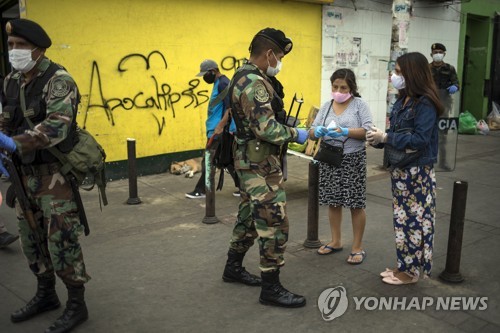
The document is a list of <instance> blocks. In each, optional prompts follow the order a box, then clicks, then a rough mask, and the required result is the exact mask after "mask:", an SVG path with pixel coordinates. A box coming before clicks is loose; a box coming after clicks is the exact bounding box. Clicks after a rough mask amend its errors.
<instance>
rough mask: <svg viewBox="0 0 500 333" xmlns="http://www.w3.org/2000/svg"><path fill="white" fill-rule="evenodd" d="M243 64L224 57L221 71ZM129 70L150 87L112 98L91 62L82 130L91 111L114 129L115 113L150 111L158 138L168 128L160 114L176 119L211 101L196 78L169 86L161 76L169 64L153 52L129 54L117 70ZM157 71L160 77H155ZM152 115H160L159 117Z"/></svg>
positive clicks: (159, 52)
mask: <svg viewBox="0 0 500 333" xmlns="http://www.w3.org/2000/svg"><path fill="white" fill-rule="evenodd" d="M245 61H246V59H245V58H237V57H235V56H231V55H230V56H226V57H224V58H223V59H222V60H221V61H220V68H221V70H224V71H235V70H236V69H237V68H238V67H240V66H241V65H242V64H243V63H244V62H245ZM153 64H154V68H153ZM131 68H133V69H134V75H145V76H146V78H147V81H148V82H149V84H148V85H147V86H141V87H140V88H138V89H137V90H135V91H134V92H133V93H131V94H130V95H127V96H114V95H112V94H109V93H107V89H108V88H109V83H108V82H105V80H104V79H103V76H102V74H101V70H100V67H99V63H98V62H97V61H95V60H94V61H93V62H92V69H91V71H90V87H89V90H88V92H89V93H88V104H87V107H86V109H85V110H84V116H83V127H84V128H85V126H86V124H87V121H88V119H89V117H90V116H91V114H92V112H90V111H95V110H97V111H102V112H104V114H105V116H106V119H107V121H108V123H109V124H110V125H111V126H115V124H116V120H115V117H114V112H116V111H123V110H125V111H128V110H139V111H140V110H145V111H151V112H150V115H151V117H152V118H153V121H154V123H155V124H156V125H157V133H158V135H161V134H162V133H163V130H164V128H165V126H166V124H167V120H166V115H167V114H161V112H169V113H170V114H171V116H172V118H175V117H176V111H178V110H183V109H187V108H192V109H196V108H198V107H200V106H201V105H203V104H205V103H207V102H208V101H209V99H210V95H209V91H208V90H207V89H204V88H203V87H202V85H201V81H200V79H198V78H194V79H191V80H189V81H188V82H186V83H185V85H183V86H182V87H177V86H175V87H174V86H173V85H172V84H171V83H169V82H168V80H167V79H166V77H168V76H167V75H164V72H165V71H168V62H167V58H166V57H165V55H164V54H163V53H162V52H161V51H158V50H154V51H151V52H150V53H149V54H141V53H132V54H128V55H126V56H124V57H123V58H121V59H120V61H119V62H118V64H117V67H116V70H117V72H118V73H120V74H124V73H126V72H128V71H131ZM159 71H160V72H162V75H158V73H159ZM123 79H124V78H123ZM124 80H125V79H124ZM129 82H130V81H129ZM113 83H115V82H113ZM132 85H133V84H132ZM153 111H160V113H158V112H153Z"/></svg>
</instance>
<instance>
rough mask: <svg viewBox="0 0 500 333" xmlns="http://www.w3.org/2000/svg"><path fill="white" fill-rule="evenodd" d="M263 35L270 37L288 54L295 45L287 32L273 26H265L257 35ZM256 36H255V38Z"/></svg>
mask: <svg viewBox="0 0 500 333" xmlns="http://www.w3.org/2000/svg"><path fill="white" fill-rule="evenodd" d="M257 36H261V37H264V38H267V39H269V40H270V41H271V42H273V43H274V44H276V45H277V46H278V47H279V48H280V49H281V51H283V53H284V54H288V53H289V52H290V51H291V50H292V47H293V43H292V40H291V39H290V38H288V37H286V36H285V33H284V32H283V31H281V30H276V29H273V28H265V29H262V30H261V31H259V32H258V33H257V34H256V35H255V37H257ZM255 37H254V38H255Z"/></svg>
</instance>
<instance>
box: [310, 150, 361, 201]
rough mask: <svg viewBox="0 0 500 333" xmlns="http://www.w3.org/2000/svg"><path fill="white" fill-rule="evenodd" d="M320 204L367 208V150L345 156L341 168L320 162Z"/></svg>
mask: <svg viewBox="0 0 500 333" xmlns="http://www.w3.org/2000/svg"><path fill="white" fill-rule="evenodd" d="M319 204H320V205H329V206H337V207H338V206H342V207H346V208H366V150H365V149H363V150H360V151H358V152H355V153H351V154H344V158H343V159H342V165H341V166H340V167H339V168H336V167H334V166H331V165H330V164H327V163H323V162H319Z"/></svg>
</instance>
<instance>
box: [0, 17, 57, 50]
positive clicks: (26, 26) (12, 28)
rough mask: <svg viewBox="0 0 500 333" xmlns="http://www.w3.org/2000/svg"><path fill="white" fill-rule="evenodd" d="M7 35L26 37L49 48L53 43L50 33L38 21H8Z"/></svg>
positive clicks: (29, 40)
mask: <svg viewBox="0 0 500 333" xmlns="http://www.w3.org/2000/svg"><path fill="white" fill-rule="evenodd" d="M5 30H6V31H7V35H9V36H16V37H21V38H24V39H26V40H27V41H28V42H30V43H31V44H33V45H35V46H38V47H41V48H43V49H47V48H49V47H50V45H52V41H51V40H50V37H49V35H47V33H46V32H45V30H43V28H42V27H41V26H40V25H39V24H38V23H36V22H33V21H30V20H26V19H15V20H10V21H9V22H7V24H6V26H5Z"/></svg>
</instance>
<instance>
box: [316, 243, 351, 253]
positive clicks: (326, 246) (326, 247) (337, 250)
mask: <svg viewBox="0 0 500 333" xmlns="http://www.w3.org/2000/svg"><path fill="white" fill-rule="evenodd" d="M321 249H323V250H330V251H328V252H324V253H321V252H319V250H321ZM343 249H344V248H343V247H339V248H334V247H332V246H329V245H328V244H327V245H323V246H322V247H320V248H319V249H318V251H317V253H318V254H319V255H320V256H326V255H328V254H332V253H335V252H340V251H342V250H343Z"/></svg>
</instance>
